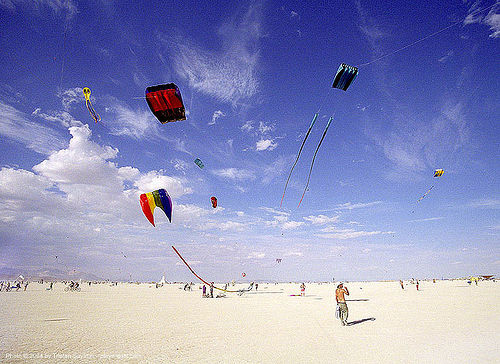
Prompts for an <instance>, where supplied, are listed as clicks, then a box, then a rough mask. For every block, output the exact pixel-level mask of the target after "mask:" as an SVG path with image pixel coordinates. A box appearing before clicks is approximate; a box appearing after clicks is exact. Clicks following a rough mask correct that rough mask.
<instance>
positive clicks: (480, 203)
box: [469, 198, 500, 209]
mask: <svg viewBox="0 0 500 364" xmlns="http://www.w3.org/2000/svg"><path fill="white" fill-rule="evenodd" d="M469 207H472V208H483V209H498V208H500V200H499V199H496V198H481V199H478V200H474V201H472V202H470V203H469Z"/></svg>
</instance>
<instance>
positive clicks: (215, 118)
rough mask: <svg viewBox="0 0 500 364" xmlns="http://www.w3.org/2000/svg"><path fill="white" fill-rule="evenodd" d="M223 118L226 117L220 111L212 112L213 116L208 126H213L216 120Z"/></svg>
mask: <svg viewBox="0 0 500 364" xmlns="http://www.w3.org/2000/svg"><path fill="white" fill-rule="evenodd" d="M223 116H226V114H224V113H223V112H222V111H221V110H216V111H214V114H213V115H212V121H211V122H209V123H208V125H215V122H216V121H217V119H218V118H220V117H223Z"/></svg>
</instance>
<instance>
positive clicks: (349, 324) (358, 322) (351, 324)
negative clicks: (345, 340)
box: [347, 317, 375, 326]
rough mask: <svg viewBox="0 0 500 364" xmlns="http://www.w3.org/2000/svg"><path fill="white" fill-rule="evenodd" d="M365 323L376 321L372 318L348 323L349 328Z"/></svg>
mask: <svg viewBox="0 0 500 364" xmlns="http://www.w3.org/2000/svg"><path fill="white" fill-rule="evenodd" d="M365 321H375V317H370V318H365V319H362V320H356V321H351V322H348V323H347V326H353V325H357V324H360V323H362V322H365Z"/></svg>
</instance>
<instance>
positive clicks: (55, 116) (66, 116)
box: [31, 108, 83, 128]
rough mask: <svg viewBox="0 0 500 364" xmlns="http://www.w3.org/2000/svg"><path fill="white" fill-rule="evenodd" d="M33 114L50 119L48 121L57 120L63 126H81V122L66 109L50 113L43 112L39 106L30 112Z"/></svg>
mask: <svg viewBox="0 0 500 364" xmlns="http://www.w3.org/2000/svg"><path fill="white" fill-rule="evenodd" d="M31 115H33V116H38V117H40V118H42V119H44V120H47V121H50V122H57V123H59V124H61V125H62V126H64V127H65V128H68V127H70V126H82V125H83V123H82V122H81V121H79V120H76V119H75V118H74V117H73V115H71V114H70V113H69V112H67V111H57V112H52V113H50V114H46V113H43V112H42V111H41V109H40V108H36V109H35V111H33V112H32V113H31Z"/></svg>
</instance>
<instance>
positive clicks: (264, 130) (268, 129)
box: [259, 121, 275, 135]
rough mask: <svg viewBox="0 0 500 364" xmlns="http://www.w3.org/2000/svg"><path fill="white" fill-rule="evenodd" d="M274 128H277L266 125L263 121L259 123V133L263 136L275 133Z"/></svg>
mask: <svg viewBox="0 0 500 364" xmlns="http://www.w3.org/2000/svg"><path fill="white" fill-rule="evenodd" d="M274 128H275V126H274V125H273V124H266V123H265V122H263V121H261V122H259V133H260V134H261V135H264V134H268V133H269V132H271V131H273V130H274Z"/></svg>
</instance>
